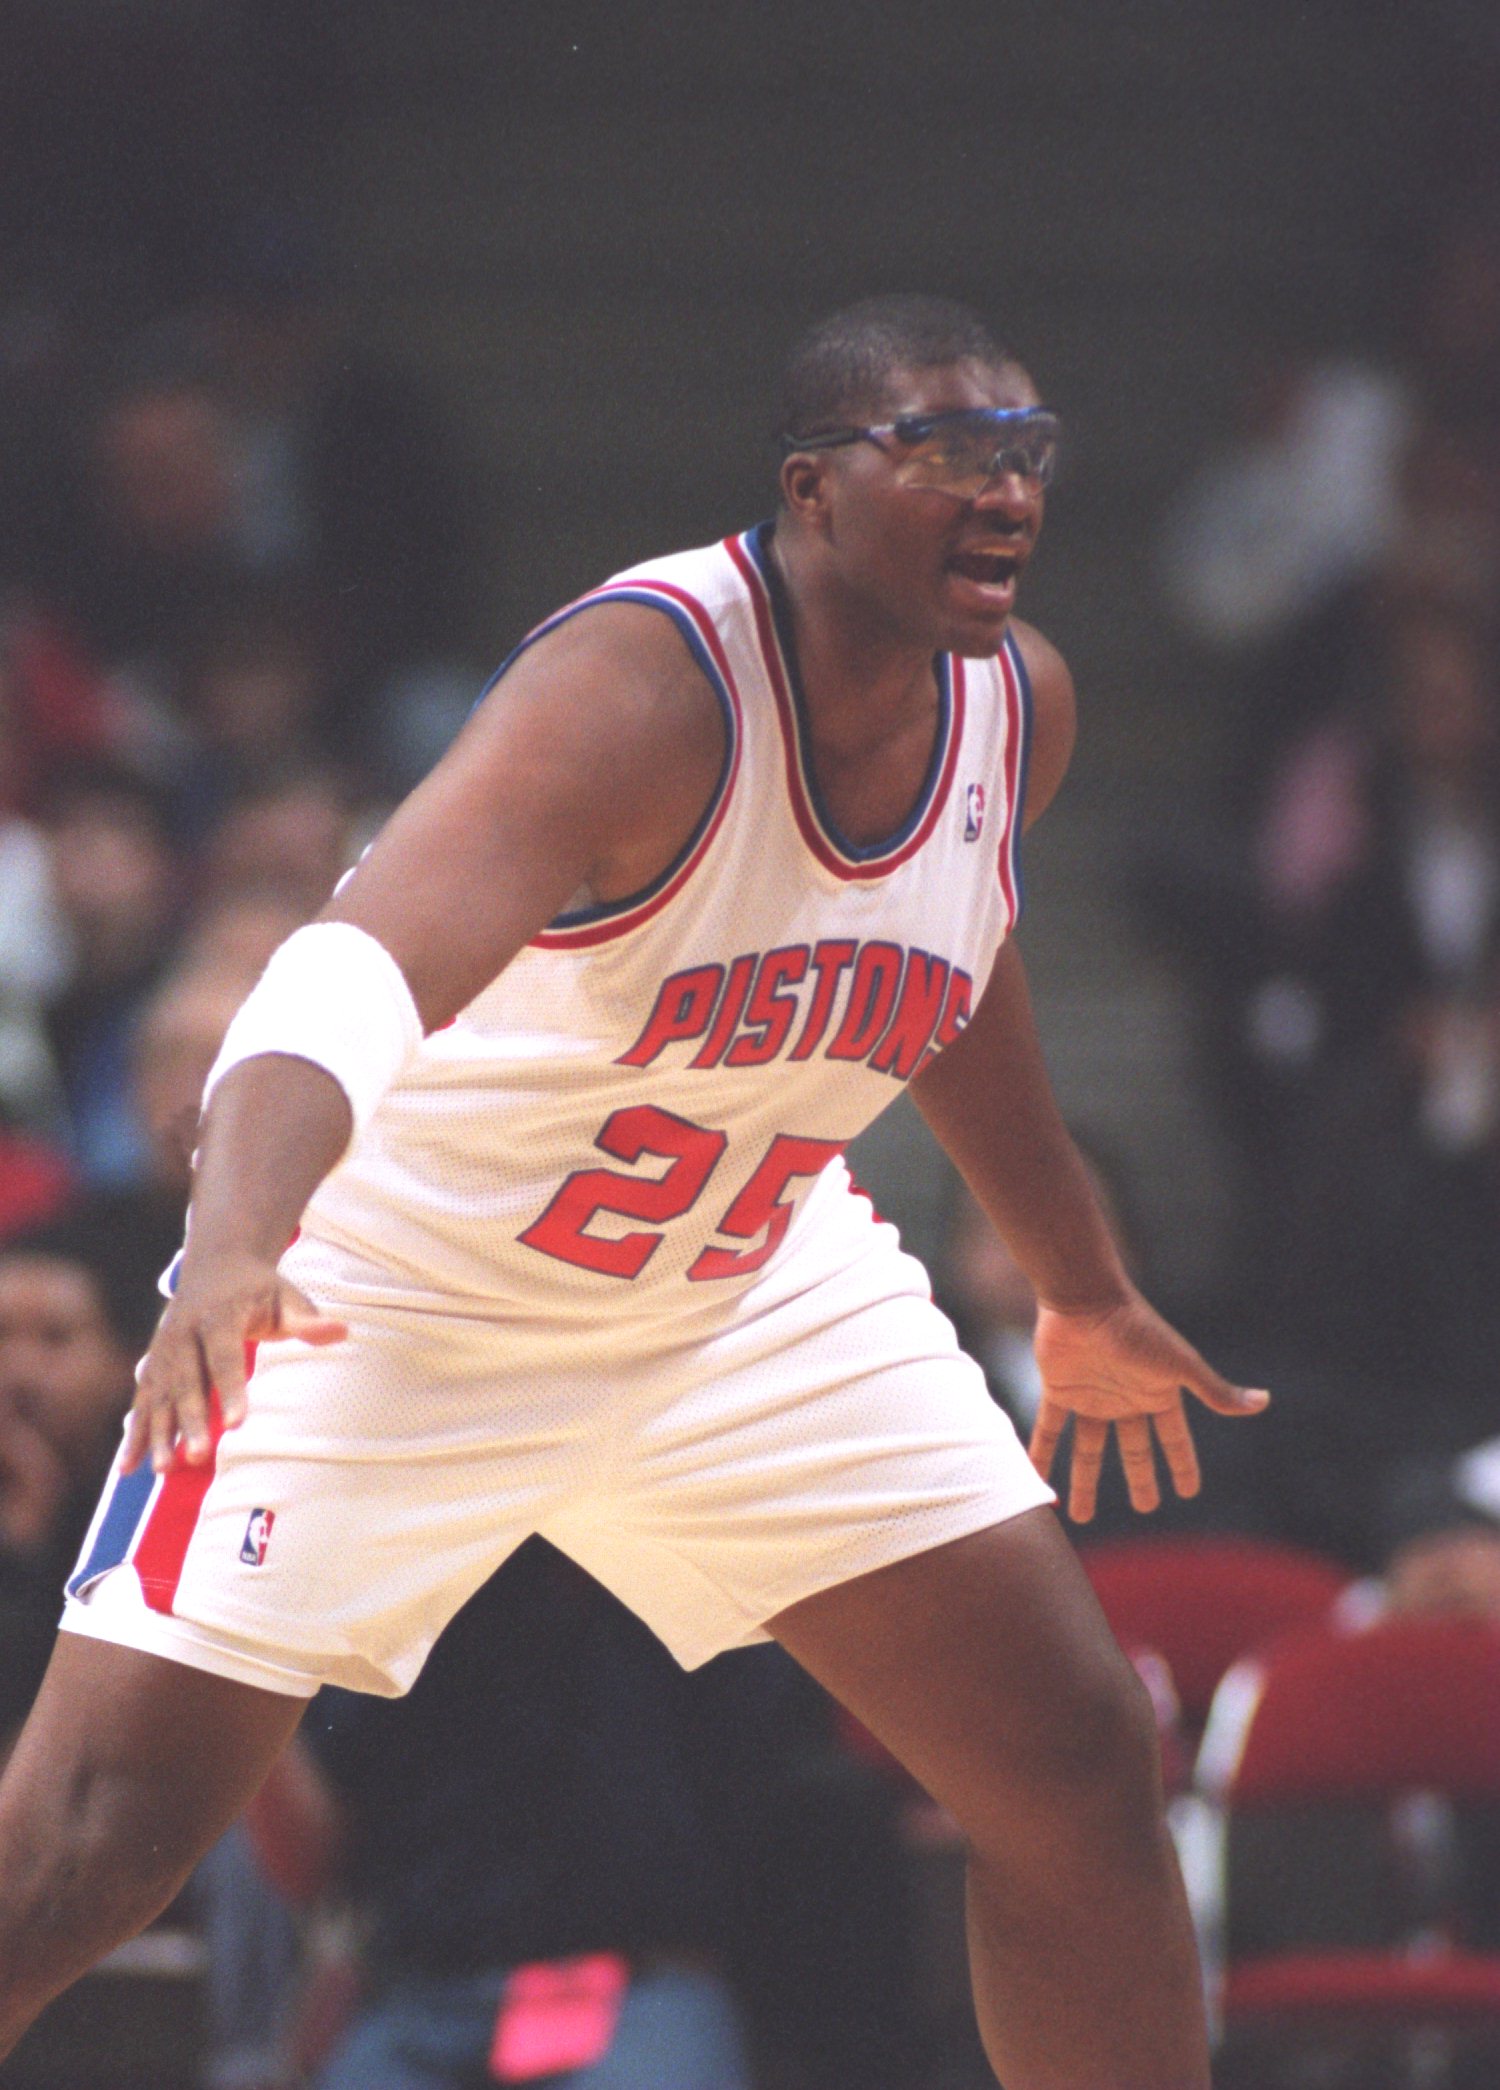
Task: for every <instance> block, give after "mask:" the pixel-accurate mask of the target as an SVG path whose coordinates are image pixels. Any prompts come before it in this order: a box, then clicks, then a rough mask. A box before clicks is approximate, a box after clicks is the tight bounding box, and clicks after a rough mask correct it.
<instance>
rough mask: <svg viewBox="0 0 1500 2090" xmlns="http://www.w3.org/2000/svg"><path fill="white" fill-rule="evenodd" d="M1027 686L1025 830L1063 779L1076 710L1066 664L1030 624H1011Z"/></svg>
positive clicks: (1071, 750)
mask: <svg viewBox="0 0 1500 2090" xmlns="http://www.w3.org/2000/svg"><path fill="white" fill-rule="evenodd" d="M1011 629H1012V631H1013V632H1014V633H1015V635H1016V643H1017V645H1018V646H1019V647H1020V649H1021V658H1022V660H1024V661H1025V663H1026V673H1027V675H1028V677H1029V678H1030V681H1031V702H1032V733H1031V760H1030V763H1029V765H1028V768H1027V773H1026V805H1025V809H1024V815H1023V819H1024V824H1025V826H1027V827H1030V826H1031V824H1032V822H1033V821H1034V820H1037V819H1039V818H1040V817H1041V815H1042V814H1043V813H1045V812H1046V810H1047V808H1048V806H1049V805H1051V803H1052V800H1053V798H1054V797H1055V796H1056V794H1057V790H1058V786H1059V785H1060V784H1061V783H1062V780H1063V778H1064V777H1065V776H1066V775H1067V772H1068V764H1069V762H1070V761H1071V760H1072V758H1073V742H1074V740H1075V739H1076V737H1077V731H1078V708H1077V702H1076V699H1075V697H1074V694H1073V677H1072V675H1071V673H1070V672H1069V669H1068V664H1067V662H1066V661H1065V660H1064V659H1063V657H1062V655H1061V654H1060V653H1059V652H1058V650H1057V648H1056V647H1055V646H1054V645H1053V644H1052V641H1051V640H1050V639H1046V638H1043V636H1042V634H1041V633H1040V632H1039V631H1038V630H1037V628H1036V626H1035V625H1034V624H1023V623H1021V621H1020V620H1019V618H1018V619H1016V620H1014V621H1013V622H1012V625H1011Z"/></svg>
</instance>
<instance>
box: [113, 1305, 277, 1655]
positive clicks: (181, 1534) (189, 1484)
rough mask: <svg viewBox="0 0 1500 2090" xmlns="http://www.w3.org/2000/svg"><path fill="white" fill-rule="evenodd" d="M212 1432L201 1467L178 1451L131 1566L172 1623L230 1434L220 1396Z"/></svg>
mask: <svg viewBox="0 0 1500 2090" xmlns="http://www.w3.org/2000/svg"><path fill="white" fill-rule="evenodd" d="M255 1350H256V1345H255V1344H254V1343H246V1345H245V1372H246V1375H247V1376H248V1375H249V1374H250V1373H251V1372H253V1371H254V1369H255ZM208 1429H209V1444H210V1449H209V1455H208V1457H207V1459H206V1460H205V1461H204V1463H203V1464H202V1465H201V1466H190V1465H189V1464H188V1462H187V1459H186V1457H185V1455H184V1453H183V1449H182V1446H181V1445H180V1444H179V1445H178V1447H177V1450H176V1452H175V1453H174V1454H173V1458H172V1467H171V1471H170V1472H169V1473H168V1474H167V1477H166V1479H165V1480H164V1481H163V1483H162V1486H161V1490H160V1492H159V1493H158V1495H157V1498H156V1501H155V1502H154V1503H153V1505H152V1508H151V1514H150V1516H149V1517H148V1518H147V1519H146V1526H145V1529H144V1530H143V1531H142V1533H141V1535H140V1538H139V1539H138V1540H137V1541H136V1548H135V1551H134V1553H133V1554H132V1555H131V1565H132V1567H134V1569H135V1571H136V1574H137V1575H138V1576H139V1578H140V1584H141V1594H142V1596H143V1597H144V1598H145V1599H146V1602H147V1603H148V1604H149V1605H150V1607H151V1609H152V1610H153V1611H160V1612H163V1613H164V1614H165V1615H166V1616H167V1617H168V1618H170V1617H171V1616H172V1612H173V1608H174V1606H175V1604H176V1601H177V1585H178V1583H179V1582H180V1581H181V1580H182V1564H183V1562H184V1561H185V1560H186V1559H187V1549H188V1546H189V1544H190V1543H191V1541H192V1536H193V1533H194V1532H195V1531H196V1530H197V1528H198V1517H199V1513H200V1511H201V1510H202V1508H203V1498H204V1497H205V1496H206V1495H207V1493H208V1491H209V1489H210V1487H212V1485H213V1478H214V1473H215V1471H216V1469H217V1467H218V1461H219V1439H220V1438H221V1437H222V1436H223V1434H224V1422H223V1418H222V1416H221V1415H220V1413H219V1396H218V1392H217V1390H215V1391H213V1392H212V1393H211V1395H210V1398H209V1418H208Z"/></svg>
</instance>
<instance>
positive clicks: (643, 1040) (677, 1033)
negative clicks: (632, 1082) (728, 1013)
mask: <svg viewBox="0 0 1500 2090" xmlns="http://www.w3.org/2000/svg"><path fill="white" fill-rule="evenodd" d="M723 982H724V968H723V966H722V965H695V966H694V967H693V968H692V970H691V971H690V972H674V973H673V975H672V977H671V978H670V979H669V980H663V981H662V983H661V992H660V993H659V994H658V995H657V997H656V1007H655V1008H654V1009H653V1010H652V1011H651V1015H650V1018H649V1019H648V1021H647V1024H646V1028H645V1029H644V1030H643V1031H642V1032H641V1034H640V1036H639V1037H638V1038H637V1039H636V1041H635V1043H634V1044H633V1045H632V1046H631V1048H630V1050H629V1051H628V1052H622V1053H621V1054H620V1057H619V1059H618V1061H617V1062H616V1065H618V1066H621V1067H649V1066H650V1064H651V1062H652V1061H653V1060H654V1059H655V1058H656V1056H657V1054H658V1053H660V1052H662V1051H664V1050H665V1049H666V1047H667V1046H668V1045H675V1044H677V1043H679V1042H680V1041H681V1040H682V1039H683V1038H701V1037H702V1036H703V1033H704V1032H705V1031H706V1030H707V1029H708V1019H709V1017H710V1016H712V1014H713V1012H714V1003H715V1002H716V1001H717V1000H718V998H719V989H720V987H721V986H722V985H723Z"/></svg>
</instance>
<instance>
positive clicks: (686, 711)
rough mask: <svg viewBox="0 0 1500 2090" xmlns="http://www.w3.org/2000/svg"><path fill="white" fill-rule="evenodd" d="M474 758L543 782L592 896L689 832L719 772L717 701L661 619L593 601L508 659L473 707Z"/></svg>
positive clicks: (646, 870)
mask: <svg viewBox="0 0 1500 2090" xmlns="http://www.w3.org/2000/svg"><path fill="white" fill-rule="evenodd" d="M471 732H472V736H473V739H474V741H475V743H476V744H477V745H476V751H475V754H476V759H477V760H478V761H479V762H480V763H481V765H484V764H485V763H486V757H487V756H488V755H490V754H492V753H501V752H503V757H504V760H505V762H506V765H507V767H512V766H513V765H514V764H515V763H516V762H517V761H521V762H524V763H526V764H528V766H532V765H534V768H535V772H536V774H537V776H538V779H539V780H540V777H541V776H542V775H544V774H545V775H546V776H547V777H548V779H549V780H550V784H551V790H552V793H553V794H554V801H555V803H556V805H557V810H558V812H559V815H560V816H561V815H564V814H566V816H568V817H571V818H573V819H575V820H578V821H579V822H581V823H582V825H583V827H584V828H585V829H586V830H587V832H589V833H590V835H591V836H592V837H593V838H594V841H595V845H596V846H595V852H594V854H593V856H592V858H591V860H590V863H589V867H588V878H589V883H590V885H591V887H592V888H593V890H594V891H595V892H596V893H597V894H598V896H599V897H601V898H603V897H609V896H611V895H612V894H613V893H615V892H617V891H621V892H629V891H631V890H634V889H635V882H639V883H642V884H644V883H647V882H649V880H650V878H652V877H654V876H655V875H656V872H657V870H659V869H660V868H661V866H662V864H663V863H665V862H666V861H668V860H669V859H670V857H671V856H672V854H673V852H674V851H675V849H676V848H677V847H678V846H679V845H680V843H681V841H682V840H683V839H684V837H685V836H686V834H687V833H688V832H689V831H690V830H691V829H692V827H693V825H694V823H695V822H696V821H697V819H698V817H699V815H700V814H701V812H702V810H703V807H704V805H705V804H706V802H707V801H708V799H709V797H710V796H711V795H712V793H713V790H714V787H715V784H716V782H717V780H718V777H719V774H720V771H721V769H722V767H723V762H724V752H725V746H726V729H725V723H724V718H723V713H722V711H721V709H720V705H719V700H718V697H717V696H716V695H715V693H714V691H713V689H712V688H711V687H710V685H709V682H708V679H707V677H706V676H705V675H704V673H703V670H702V669H701V668H700V667H699V666H698V664H697V662H696V661H695V660H694V659H693V657H692V655H691V653H690V652H689V651H688V647H687V643H686V641H685V640H684V639H683V637H682V634H681V633H680V632H679V631H678V629H677V627H676V625H675V624H674V623H673V621H672V619H671V618H670V617H667V616H664V615H663V614H662V613H661V612H660V611H659V610H653V609H648V608H646V607H644V606H642V605H641V604H638V603H625V602H621V603H612V602H606V603H600V604H598V605H591V606H590V607H589V608H588V609H587V610H586V611H583V612H581V613H580V614H579V615H577V616H574V617H570V618H568V619H567V620H566V621H565V622H564V623H562V624H559V625H557V626H556V627H555V628H554V629H553V630H552V631H549V632H547V633H545V634H544V635H543V636H542V637H541V638H540V639H538V640H536V641H535V642H534V643H533V644H532V645H531V646H529V647H528V648H527V649H526V651H525V652H524V653H523V654H521V655H520V657H519V658H518V659H517V660H516V661H515V662H513V664H512V665H511V666H510V668H508V669H507V670H506V672H505V674H504V675H503V676H501V678H500V679H499V681H498V682H496V683H495V685H494V686H493V687H492V689H491V690H490V691H489V693H488V694H487V696H486V697H485V700H484V702H483V703H482V704H481V705H480V706H479V708H478V711H477V712H476V713H475V717H474V720H473V722H472V727H471Z"/></svg>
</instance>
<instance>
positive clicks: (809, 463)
mask: <svg viewBox="0 0 1500 2090" xmlns="http://www.w3.org/2000/svg"><path fill="white" fill-rule="evenodd" d="M828 463H829V461H828V458H827V457H826V456H820V455H819V454H818V453H817V452H816V451H813V450H794V451H793V452H792V454H791V456H790V457H788V458H786V459H784V460H783V463H782V467H781V498H782V501H783V502H784V504H785V506H786V508H787V511H788V513H789V514H791V515H796V516H799V517H801V518H802V520H803V521H805V522H812V521H815V520H816V519H817V518H818V517H819V516H821V515H822V513H823V511H824V510H825V508H826V507H827V505H828Z"/></svg>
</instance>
